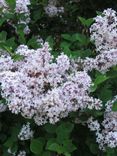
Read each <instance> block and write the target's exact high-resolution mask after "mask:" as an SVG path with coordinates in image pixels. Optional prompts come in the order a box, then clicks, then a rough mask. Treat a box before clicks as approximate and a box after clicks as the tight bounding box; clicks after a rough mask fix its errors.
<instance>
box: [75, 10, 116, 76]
mask: <svg viewBox="0 0 117 156" xmlns="http://www.w3.org/2000/svg"><path fill="white" fill-rule="evenodd" d="M94 19H95V22H94V24H93V25H92V26H91V28H90V33H91V40H93V41H94V43H95V46H96V51H97V52H98V55H97V56H96V57H95V58H88V57H87V58H85V59H84V60H83V59H81V58H79V59H78V60H77V67H78V65H80V66H82V69H83V70H85V71H91V70H92V69H96V70H98V71H100V72H102V73H105V72H107V71H108V70H109V69H110V68H111V67H113V66H115V65H117V16H116V12H115V11H114V10H112V9H107V10H104V12H103V13H102V16H101V15H100V16H97V17H95V18H94Z"/></svg>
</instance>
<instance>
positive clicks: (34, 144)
mask: <svg viewBox="0 0 117 156" xmlns="http://www.w3.org/2000/svg"><path fill="white" fill-rule="evenodd" d="M44 144H45V140H44V138H37V139H32V140H31V144H30V150H31V152H32V153H34V154H41V153H42V152H43V147H44Z"/></svg>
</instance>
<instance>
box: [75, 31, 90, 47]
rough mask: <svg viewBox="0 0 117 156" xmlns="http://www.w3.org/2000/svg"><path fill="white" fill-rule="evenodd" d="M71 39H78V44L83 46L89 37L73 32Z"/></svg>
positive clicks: (86, 43) (87, 42) (88, 40)
mask: <svg viewBox="0 0 117 156" xmlns="http://www.w3.org/2000/svg"><path fill="white" fill-rule="evenodd" d="M72 40H73V41H79V42H80V44H82V45H84V46H87V45H88V44H89V43H90V39H89V38H88V37H87V36H85V35H83V34H79V33H76V34H73V35H72Z"/></svg>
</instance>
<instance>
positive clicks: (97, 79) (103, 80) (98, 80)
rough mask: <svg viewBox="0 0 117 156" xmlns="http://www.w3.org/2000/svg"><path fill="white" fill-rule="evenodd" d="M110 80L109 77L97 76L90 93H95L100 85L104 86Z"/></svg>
mask: <svg viewBox="0 0 117 156" xmlns="http://www.w3.org/2000/svg"><path fill="white" fill-rule="evenodd" d="M108 79H109V77H107V76H106V75H104V74H101V73H100V74H99V75H97V77H96V79H95V80H94V82H93V85H92V86H91V88H90V91H91V92H94V91H95V90H96V89H97V87H98V86H99V85H100V84H102V83H103V82H105V81H106V80H108Z"/></svg>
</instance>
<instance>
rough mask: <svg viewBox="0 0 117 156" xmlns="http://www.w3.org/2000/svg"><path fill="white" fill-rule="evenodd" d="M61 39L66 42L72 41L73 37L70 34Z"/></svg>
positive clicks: (63, 35)
mask: <svg viewBox="0 0 117 156" xmlns="http://www.w3.org/2000/svg"><path fill="white" fill-rule="evenodd" d="M61 37H62V38H63V39H65V40H68V41H72V37H71V35H69V34H62V35H61Z"/></svg>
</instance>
